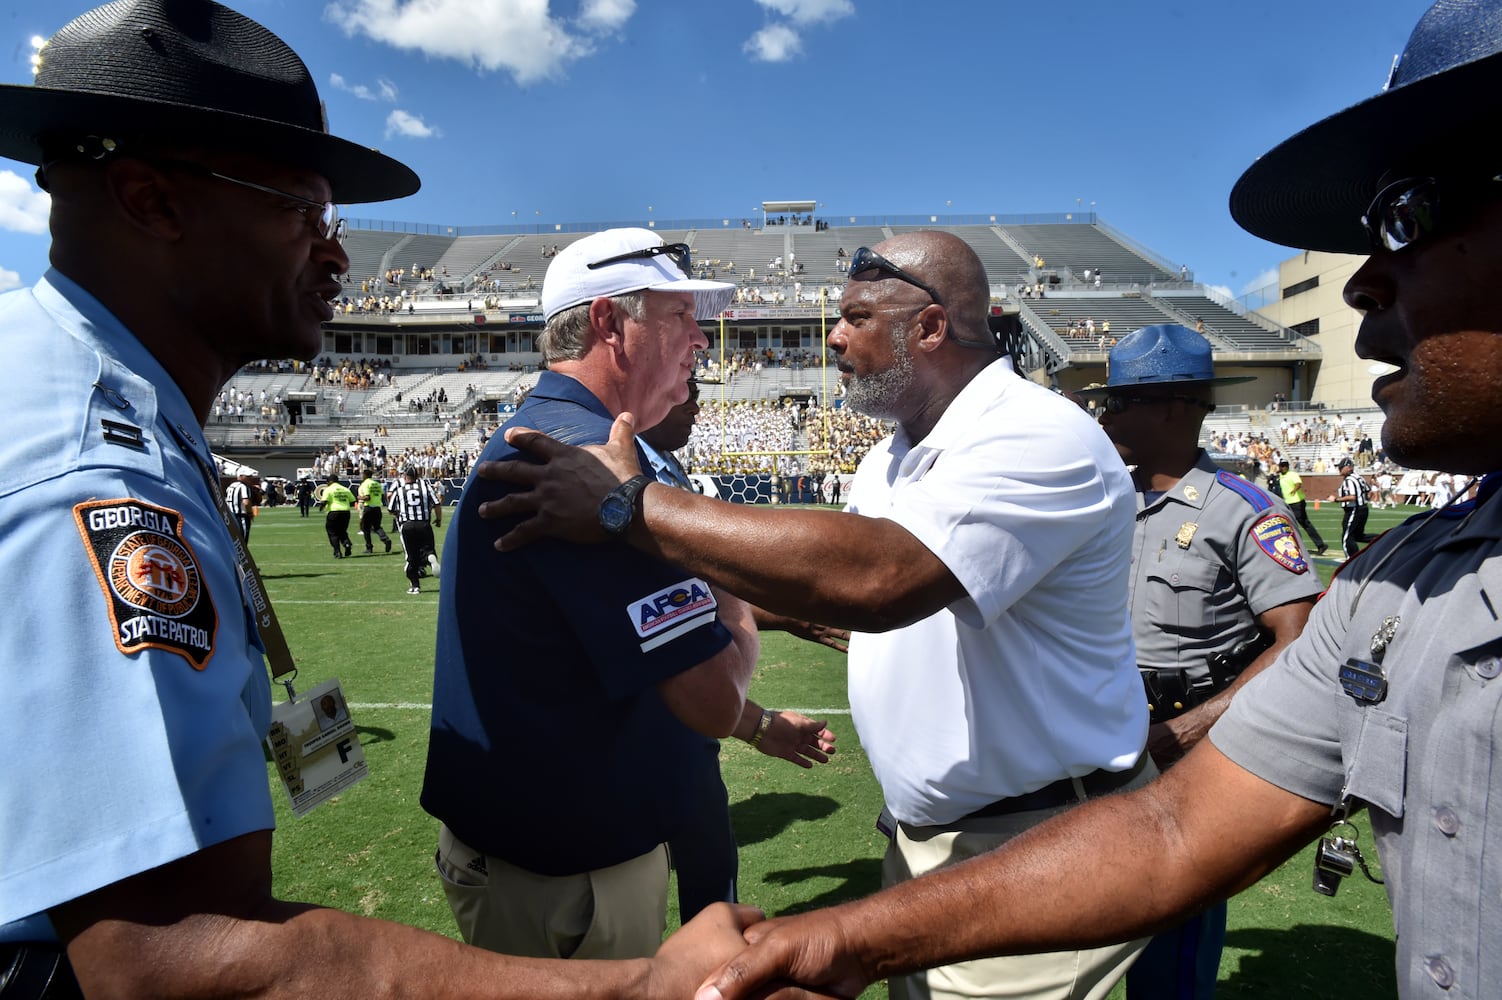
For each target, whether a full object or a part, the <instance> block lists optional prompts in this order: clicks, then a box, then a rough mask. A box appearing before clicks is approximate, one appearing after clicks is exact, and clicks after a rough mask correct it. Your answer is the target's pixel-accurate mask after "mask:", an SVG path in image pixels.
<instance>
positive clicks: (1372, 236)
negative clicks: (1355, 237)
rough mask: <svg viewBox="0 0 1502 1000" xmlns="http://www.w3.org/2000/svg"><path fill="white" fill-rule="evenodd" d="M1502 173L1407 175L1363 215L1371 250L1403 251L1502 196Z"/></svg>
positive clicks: (1379, 192) (1382, 194) (1386, 188)
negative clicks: (1471, 177) (1464, 177)
mask: <svg viewBox="0 0 1502 1000" xmlns="http://www.w3.org/2000/svg"><path fill="white" fill-rule="evenodd" d="M1498 180H1502V174H1499V175H1496V176H1493V177H1488V178H1486V179H1484V180H1481V181H1451V180H1443V179H1440V178H1437V177H1405V178H1404V179H1402V180H1398V181H1393V182H1392V183H1391V184H1389V185H1387V186H1386V187H1384V188H1383V189H1382V190H1381V191H1378V192H1377V196H1376V197H1375V198H1373V199H1372V203H1371V205H1369V206H1368V207H1367V210H1366V214H1365V215H1363V216H1362V217H1361V225H1362V226H1363V227H1364V228H1365V229H1366V235H1367V238H1368V239H1369V240H1371V244H1372V249H1373V250H1374V251H1377V250H1388V251H1393V250H1401V249H1403V248H1404V247H1406V246H1411V245H1412V244H1414V243H1416V242H1418V241H1419V240H1421V239H1423V238H1424V237H1426V236H1429V235H1431V234H1433V233H1434V232H1435V231H1436V230H1438V229H1440V228H1442V227H1443V226H1444V225H1446V224H1447V223H1453V222H1454V221H1455V220H1457V219H1463V218H1464V217H1465V216H1466V215H1467V214H1468V213H1469V212H1470V211H1471V210H1472V209H1474V208H1475V207H1476V206H1477V205H1478V204H1480V203H1481V202H1484V201H1487V200H1489V199H1491V198H1496V197H1498V196H1499V195H1502V185H1499V184H1497V181H1498Z"/></svg>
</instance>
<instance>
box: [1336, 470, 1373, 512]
mask: <svg viewBox="0 0 1502 1000" xmlns="http://www.w3.org/2000/svg"><path fill="white" fill-rule="evenodd" d="M1371 492H1372V488H1371V487H1370V486H1369V485H1367V482H1366V477H1365V476H1362V475H1360V474H1359V473H1357V472H1354V471H1353V472H1352V473H1351V474H1350V475H1349V476H1346V477H1345V478H1344V479H1342V480H1341V481H1340V495H1341V496H1343V497H1355V498H1356V499H1355V500H1342V501H1341V502H1340V505H1341V506H1342V507H1365V506H1366V505H1367V503H1368V502H1369V501H1368V499H1367V498H1368V497H1369V496H1370V495H1371Z"/></svg>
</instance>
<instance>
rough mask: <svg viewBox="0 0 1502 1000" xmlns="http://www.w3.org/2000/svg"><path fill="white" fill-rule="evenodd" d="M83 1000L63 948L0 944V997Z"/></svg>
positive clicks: (17, 943)
mask: <svg viewBox="0 0 1502 1000" xmlns="http://www.w3.org/2000/svg"><path fill="white" fill-rule="evenodd" d="M12 997H14V998H15V1000H83V993H82V991H80V990H79V988H78V980H77V979H75V978H74V977H73V966H72V965H70V964H69V962H68V953H67V952H65V951H64V950H63V949H62V946H61V945H58V944H56V943H55V942H54V943H51V944H41V943H32V942H20V941H6V942H0V998H4V1000H11V998H12Z"/></svg>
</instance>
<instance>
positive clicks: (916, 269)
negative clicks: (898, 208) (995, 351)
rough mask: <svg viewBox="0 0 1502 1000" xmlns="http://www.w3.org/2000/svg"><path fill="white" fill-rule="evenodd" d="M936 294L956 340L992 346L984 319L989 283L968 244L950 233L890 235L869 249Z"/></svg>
mask: <svg viewBox="0 0 1502 1000" xmlns="http://www.w3.org/2000/svg"><path fill="white" fill-rule="evenodd" d="M872 249H873V250H875V251H876V252H877V253H879V254H881V255H882V256H883V257H885V258H886V259H887V260H890V261H891V262H892V263H893V264H896V265H897V266H898V267H900V268H902V269H903V270H904V271H908V272H909V273H911V274H912V275H913V276H914V277H917V278H921V279H922V280H923V281H924V282H925V283H927V284H928V285H929V286H931V287H932V288H933V289H934V291H936V292H938V293H939V298H940V299H941V300H942V304H943V306H944V311H945V313H946V314H947V315H948V317H949V323H950V325H951V326H952V327H953V335H954V337H955V338H956V339H957V340H960V341H962V342H964V343H967V344H985V345H987V346H989V345H990V344H992V343H993V342H994V341H993V338H992V336H991V331H990V328H989V327H988V326H987V325H986V316H987V314H988V313H989V312H990V305H991V284H990V280H989V279H988V278H987V277H986V268H985V265H984V264H982V263H981V262H980V258H979V257H978V256H976V254H975V251H974V250H972V249H970V245H969V244H968V243H966V242H965V241H964V240H962V239H960V238H959V237H958V236H955V235H953V234H951V233H940V232H932V231H924V232H917V233H904V234H903V235H901V236H894V237H892V238H891V239H889V240H885V241H883V242H881V243H879V244H877V245H876V246H874V247H872Z"/></svg>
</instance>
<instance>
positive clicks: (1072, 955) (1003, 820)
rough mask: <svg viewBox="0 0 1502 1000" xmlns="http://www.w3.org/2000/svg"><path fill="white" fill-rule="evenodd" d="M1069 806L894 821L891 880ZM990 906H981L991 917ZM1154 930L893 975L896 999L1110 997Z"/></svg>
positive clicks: (991, 842) (885, 865) (888, 864)
mask: <svg viewBox="0 0 1502 1000" xmlns="http://www.w3.org/2000/svg"><path fill="white" fill-rule="evenodd" d="M1156 773H1157V771H1156V769H1155V768H1152V767H1148V768H1147V769H1146V773H1145V774H1144V775H1143V776H1142V777H1140V778H1139V779H1138V780H1136V781H1134V782H1133V783H1132V785H1131V786H1130V787H1136V786H1138V785H1141V784H1146V783H1147V781H1148V780H1150V779H1151V778H1152V777H1153V776H1154V775H1156ZM1063 811H1066V810H1065V809H1046V810H1039V811H1037V812H1022V813H1011V814H1008V815H1003V816H985V817H966V818H965V819H961V820H957V821H956V822H954V823H952V824H948V825H945V826H917V827H915V826H908V825H907V824H906V823H896V824H894V826H895V830H894V832H893V836H892V841H891V843H890V844H889V845H888V847H887V854H886V857H885V858H884V859H883V860H882V865H881V881H882V885H883V886H888V885H894V884H895V883H897V882H902V881H906V880H907V879H910V878H915V877H916V876H919V875H922V874H924V873H926V872H931V871H933V870H935V869H937V868H943V867H944V866H946V865H951V864H955V863H957V862H960V861H964V860H966V859H968V858H973V857H976V856H977V855H980V854H985V853H986V852H987V851H990V850H992V849H993V848H996V847H1000V846H1001V845H1002V844H1004V843H1006V842H1007V841H1008V840H1011V839H1012V838H1013V837H1015V836H1017V835H1018V834H1019V833H1022V832H1023V831H1024V830H1028V829H1031V828H1032V827H1034V826H1037V825H1038V824H1039V823H1041V822H1043V821H1044V820H1045V819H1048V818H1049V817H1050V816H1053V815H1055V814H1057V813H1059V812H1063ZM986 917H987V915H986V913H985V912H984V911H978V912H977V913H976V914H975V918H974V919H976V920H985V919H986ZM1149 940H1151V939H1150V938H1143V939H1141V940H1140V941H1130V942H1127V943H1126V944H1119V945H1112V946H1110V947H1107V948H1091V949H1088V950H1085V951H1057V952H1047V953H1044V954H1039V955H1011V956H1007V957H1004V958H985V959H977V960H976V961H973V962H959V963H956V964H954V965H946V966H943V967H941V968H937V969H929V970H928V971H926V972H919V973H915V974H913V975H908V976H895V977H893V978H892V979H890V980H889V981H888V995H889V996H890V997H891V1000H958V998H962V997H963V998H974V997H992V998H1022V997H1026V998H1028V1000H1104V998H1105V997H1106V996H1108V995H1109V994H1110V992H1111V990H1112V988H1113V987H1114V986H1115V985H1116V983H1117V981H1118V980H1120V979H1121V977H1122V976H1124V975H1126V972H1127V969H1128V968H1130V967H1131V964H1132V963H1133V962H1135V961H1136V960H1137V956H1138V955H1140V954H1142V950H1143V949H1144V948H1146V947H1147V943H1148V941H1149Z"/></svg>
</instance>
